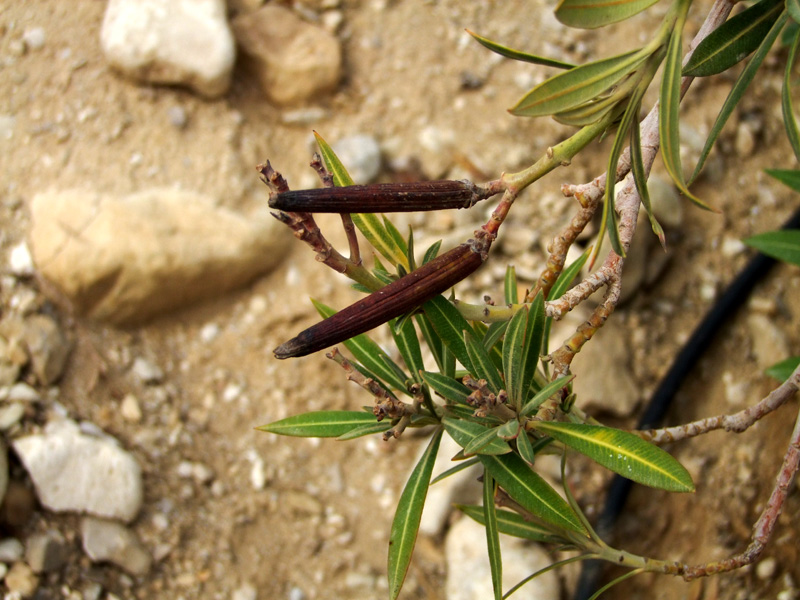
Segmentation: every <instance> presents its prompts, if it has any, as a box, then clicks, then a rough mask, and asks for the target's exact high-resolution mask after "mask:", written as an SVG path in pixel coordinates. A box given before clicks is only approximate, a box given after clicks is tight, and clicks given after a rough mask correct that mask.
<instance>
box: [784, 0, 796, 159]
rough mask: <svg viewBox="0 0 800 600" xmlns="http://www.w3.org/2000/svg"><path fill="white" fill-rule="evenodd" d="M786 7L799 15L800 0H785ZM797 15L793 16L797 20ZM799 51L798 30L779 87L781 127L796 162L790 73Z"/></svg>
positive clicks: (790, 11)
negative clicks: (793, 8) (784, 130)
mask: <svg viewBox="0 0 800 600" xmlns="http://www.w3.org/2000/svg"><path fill="white" fill-rule="evenodd" d="M786 6H787V8H788V9H789V14H792V8H791V7H792V6H794V7H795V10H796V11H797V12H798V13H800V0H787V2H786ZM797 17H798V15H797V14H795V15H793V18H794V19H797ZM799 51H800V29H798V30H797V31H795V32H794V39H793V40H792V47H791V49H790V50H789V56H787V57H786V68H785V70H784V72H783V86H782V87H781V112H782V113H783V126H784V128H785V129H786V136H787V137H788V138H789V143H790V144H791V146H792V151H793V152H794V156H795V158H796V159H797V160H800V128H799V127H798V125H797V117H796V116H795V114H794V107H793V106H792V72H793V69H794V62H795V60H796V59H797V53H798V52H799Z"/></svg>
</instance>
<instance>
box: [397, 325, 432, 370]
mask: <svg viewBox="0 0 800 600" xmlns="http://www.w3.org/2000/svg"><path fill="white" fill-rule="evenodd" d="M391 332H392V337H393V338H394V343H395V344H396V345H397V349H398V350H399V351H400V356H402V357H403V360H404V361H405V363H406V366H407V367H408V369H409V370H410V371H411V376H412V377H413V378H414V381H416V382H417V383H422V376H421V375H420V371H421V370H422V369H424V368H425V364H424V362H423V361H422V348H420V345H419V338H418V337H417V330H416V328H415V327H414V321H412V320H410V319H406V320H405V321H403V323H402V324H401V325H400V327H399V328H398V327H396V323H394V324H392V326H391Z"/></svg>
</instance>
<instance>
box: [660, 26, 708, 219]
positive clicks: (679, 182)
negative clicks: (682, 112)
mask: <svg viewBox="0 0 800 600" xmlns="http://www.w3.org/2000/svg"><path fill="white" fill-rule="evenodd" d="M685 16H686V15H685V13H684V15H683V17H684V19H681V20H680V21H679V23H678V24H677V25H676V26H675V29H674V30H673V32H672V35H671V36H670V39H669V46H668V47H667V57H666V60H665V61H664V75H663V77H662V79H661V93H660V99H659V109H658V110H659V118H658V134H659V136H660V138H661V156H662V158H663V160H664V166H665V167H666V169H667V172H668V173H669V176H670V177H671V178H672V181H673V182H674V183H675V186H676V187H677V188H678V190H680V192H681V193H682V194H684V195H685V196H686V197H687V198H689V199H690V200H691V201H692V202H694V203H695V204H697V205H698V206H700V207H702V208H705V209H706V210H712V209H711V207H710V206H708V205H707V204H706V203H705V202H703V201H702V200H700V199H699V198H697V197H696V196H695V195H694V194H692V193H691V192H690V191H689V188H688V187H687V185H686V180H685V179H684V176H683V167H682V166H681V147H680V145H681V140H680V130H679V115H678V109H679V107H680V102H681V96H680V87H681V53H682V50H681V40H682V35H681V34H682V32H683V21H684V20H685Z"/></svg>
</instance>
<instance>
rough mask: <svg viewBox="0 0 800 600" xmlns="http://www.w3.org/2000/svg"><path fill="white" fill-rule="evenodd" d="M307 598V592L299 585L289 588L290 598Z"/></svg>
mask: <svg viewBox="0 0 800 600" xmlns="http://www.w3.org/2000/svg"><path fill="white" fill-rule="evenodd" d="M306 598H307V596H306V593H305V592H304V591H303V590H302V589H301V588H299V587H297V586H294V587H293V588H291V589H290V590H289V600H306Z"/></svg>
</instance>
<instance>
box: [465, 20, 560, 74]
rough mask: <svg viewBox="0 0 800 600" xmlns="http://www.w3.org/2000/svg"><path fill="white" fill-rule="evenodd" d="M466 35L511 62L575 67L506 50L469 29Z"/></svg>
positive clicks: (550, 59) (509, 49) (517, 51)
mask: <svg viewBox="0 0 800 600" xmlns="http://www.w3.org/2000/svg"><path fill="white" fill-rule="evenodd" d="M467 33H468V34H470V35H471V36H472V37H473V38H475V40H476V41H477V42H478V43H479V44H481V45H482V46H484V47H485V48H488V49H489V50H491V51H492V52H496V53H497V54H499V55H500V56H504V57H506V58H511V59H513V60H521V61H523V62H528V63H533V64H535V65H543V66H545V67H556V68H558V69H571V68H573V67H574V66H575V65H573V64H571V63H567V62H563V61H560V60H554V59H552V58H544V57H541V56H536V55H534V54H528V53H527V52H521V51H519V50H513V49H511V48H507V47H506V46H503V45H501V44H498V43H497V42H493V41H491V40H488V39H486V38H485V37H482V36H480V35H478V34H477V33H475V32H473V31H470V30H469V29H467Z"/></svg>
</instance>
